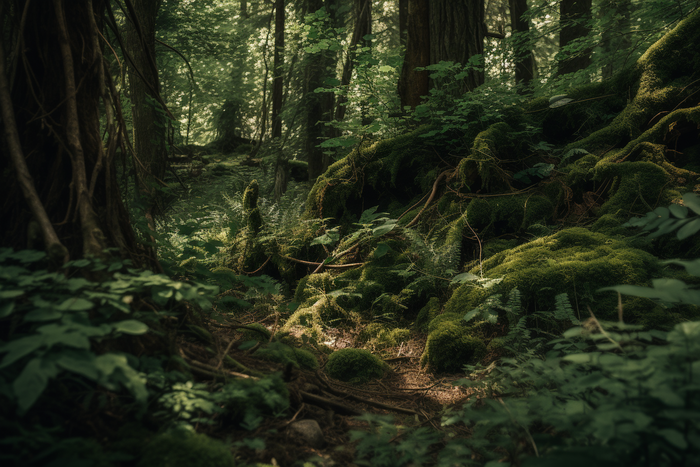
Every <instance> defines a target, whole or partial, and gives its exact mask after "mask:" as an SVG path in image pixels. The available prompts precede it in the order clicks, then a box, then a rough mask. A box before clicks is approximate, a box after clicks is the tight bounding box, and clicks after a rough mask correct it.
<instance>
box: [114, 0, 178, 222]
mask: <svg viewBox="0 0 700 467" xmlns="http://www.w3.org/2000/svg"><path fill="white" fill-rule="evenodd" d="M161 3H162V0H132V1H126V2H125V4H126V7H127V10H126V12H127V15H126V16H127V20H126V23H125V32H126V34H125V35H124V48H125V50H124V52H125V55H126V57H127V63H128V76H129V91H130V96H131V106H132V115H133V125H134V152H135V154H134V158H135V164H134V167H135V172H136V176H137V185H138V188H139V193H140V194H141V195H143V196H145V198H146V218H147V219H148V223H149V227H150V228H151V229H155V225H154V222H153V216H154V214H155V211H156V210H157V205H158V201H159V196H158V193H159V192H158V191H157V190H156V189H155V187H156V186H158V185H159V184H163V181H162V180H163V178H164V175H165V170H166V168H167V165H166V164H167V160H166V156H167V154H166V144H165V143H166V138H167V134H166V129H167V125H168V122H167V121H165V120H164V118H163V108H162V105H161V103H160V102H159V100H160V97H159V96H160V80H159V79H158V67H157V64H156V18H157V16H158V9H159V8H160V5H161Z"/></svg>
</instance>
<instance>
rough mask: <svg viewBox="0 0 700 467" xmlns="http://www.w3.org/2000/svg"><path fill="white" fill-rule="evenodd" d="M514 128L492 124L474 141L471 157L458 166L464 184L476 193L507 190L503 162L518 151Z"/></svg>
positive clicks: (502, 124)
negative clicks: (512, 133) (513, 137)
mask: <svg viewBox="0 0 700 467" xmlns="http://www.w3.org/2000/svg"><path fill="white" fill-rule="evenodd" d="M511 131H512V130H511V128H510V126H509V125H508V124H506V123H503V122H499V123H495V124H493V125H491V126H490V127H489V128H487V129H486V130H484V131H482V132H481V133H479V134H478V135H477V136H476V138H474V143H473V144H472V148H471V151H470V152H469V155H468V156H467V157H465V158H464V159H462V160H461V161H460V163H459V166H458V167H457V172H458V174H459V178H460V181H461V182H462V183H463V184H464V185H466V186H468V187H469V188H470V189H471V190H472V191H477V190H479V189H481V190H489V191H500V190H501V189H507V188H508V186H507V178H506V174H505V172H504V171H503V170H502V169H501V168H500V167H499V161H500V159H501V158H503V156H505V155H506V154H512V153H513V152H514V147H515V145H514V143H513V141H512V140H511V138H512V136H511Z"/></svg>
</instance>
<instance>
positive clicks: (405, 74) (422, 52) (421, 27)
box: [399, 0, 431, 109]
mask: <svg viewBox="0 0 700 467" xmlns="http://www.w3.org/2000/svg"><path fill="white" fill-rule="evenodd" d="M406 31H407V36H406V54H405V56H404V61H403V67H402V68H401V76H400V77H399V96H400V98H401V107H402V108H405V107H410V108H411V109H415V108H416V106H417V105H419V104H420V102H421V99H422V97H423V96H427V95H428V86H429V83H430V79H429V76H428V72H427V71H417V70H416V68H419V67H425V66H428V65H430V40H431V37H430V1H429V0H408V19H407V23H406Z"/></svg>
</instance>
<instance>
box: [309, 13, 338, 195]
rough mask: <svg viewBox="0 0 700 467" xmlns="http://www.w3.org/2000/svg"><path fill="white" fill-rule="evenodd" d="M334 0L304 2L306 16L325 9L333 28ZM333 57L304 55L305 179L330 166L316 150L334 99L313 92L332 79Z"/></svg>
mask: <svg viewBox="0 0 700 467" xmlns="http://www.w3.org/2000/svg"><path fill="white" fill-rule="evenodd" d="M336 1H337V0H325V2H324V1H323V0H307V3H306V9H307V13H313V12H316V11H318V10H320V9H321V8H324V7H325V9H326V11H327V12H328V14H329V15H330V17H331V24H332V26H333V27H336V24H335V23H336V21H337V18H336V14H335V11H336V7H337V4H336ZM336 62H337V54H336V53H334V52H331V51H329V50H322V51H320V52H316V53H314V54H309V55H307V57H306V59H305V63H306V67H305V70H304V73H305V77H304V98H303V102H304V108H305V109H306V125H305V127H306V135H305V136H306V139H305V147H306V155H307V161H308V173H309V180H311V181H312V182H313V181H314V180H316V178H318V176H319V175H321V174H322V173H323V172H325V170H326V169H327V168H328V166H329V165H330V157H328V156H327V155H326V154H324V151H323V148H320V147H318V145H319V144H320V143H321V141H322V140H323V139H324V138H326V137H330V136H331V134H332V129H331V128H330V127H328V126H326V125H325V123H326V122H330V121H331V120H333V114H334V110H333V109H334V105H335V96H334V94H333V93H330V92H315V90H316V89H317V88H320V87H323V85H324V81H325V80H326V79H327V78H335V65H336Z"/></svg>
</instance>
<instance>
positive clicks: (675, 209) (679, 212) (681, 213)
mask: <svg viewBox="0 0 700 467" xmlns="http://www.w3.org/2000/svg"><path fill="white" fill-rule="evenodd" d="M668 210H669V211H671V214H673V215H674V216H675V217H677V218H679V219H685V218H686V217H688V208H686V207H685V206H679V205H677V204H672V205H670V206H669V207H668Z"/></svg>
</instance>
